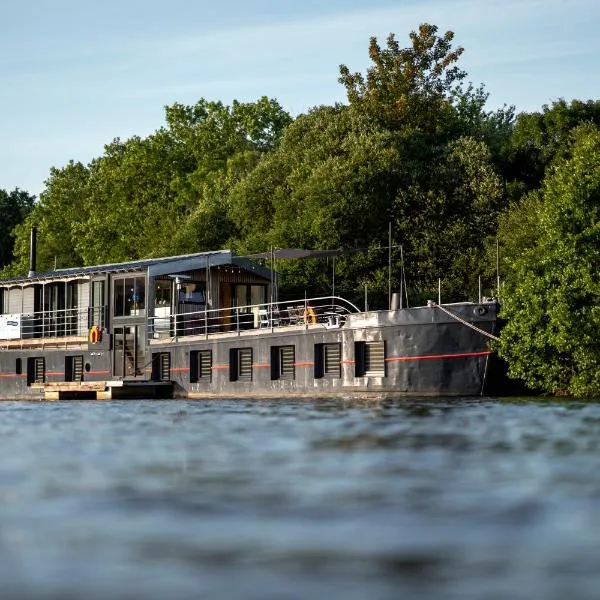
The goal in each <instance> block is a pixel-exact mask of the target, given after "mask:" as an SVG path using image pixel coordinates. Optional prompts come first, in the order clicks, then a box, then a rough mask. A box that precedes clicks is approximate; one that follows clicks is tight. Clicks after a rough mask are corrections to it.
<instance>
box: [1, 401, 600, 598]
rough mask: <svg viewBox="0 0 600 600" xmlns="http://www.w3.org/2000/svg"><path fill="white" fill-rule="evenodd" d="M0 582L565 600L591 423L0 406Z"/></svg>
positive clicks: (117, 405) (64, 587)
mask: <svg viewBox="0 0 600 600" xmlns="http://www.w3.org/2000/svg"><path fill="white" fill-rule="evenodd" d="M0 408H1V409H2V419H0V452H1V455H2V457H3V458H2V461H1V462H0V580H1V581H2V583H3V590H5V591H4V594H5V596H6V597H30V598H68V597H73V598H79V597H86V598H107V597H110V598H120V597H123V598H142V597H143V598H165V597H169V598H198V597H201V596H208V597H219V598H220V597H227V598H305V597H311V598H313V597H324V598H330V597H344V598H348V599H353V598H357V599H358V598H398V597H402V596H404V597H413V596H419V597H427V598H437V597H439V598H461V599H464V598H488V597H489V598H505V597H506V598H508V597H510V598H559V597H562V596H563V595H564V594H565V593H566V592H568V593H569V594H571V595H572V596H574V597H576V598H592V597H595V596H596V591H597V587H598V584H600V568H599V567H600V564H599V563H600V502H599V500H600V469H599V468H598V467H599V466H600V465H599V462H600V458H599V456H600V455H599V453H598V444H599V441H600V435H599V434H600V406H599V405H597V404H588V403H577V404H565V403H558V402H547V401H543V402H542V401H540V402H537V401H534V402H532V401H523V400H520V401H515V402H499V401H496V400H491V399H464V400H463V399H458V400H457V399H442V400H427V399H420V400H417V401H406V400H397V401H386V402H379V403H372V402H369V403H365V402H363V403H356V402H350V401H333V400H328V401H315V402H310V401H288V400H264V401H252V402H250V401H234V400H232V401H214V402H213V401H201V402H174V401H164V402H150V401H148V402H110V403H96V402H57V403H36V404H26V403H18V402H14V403H3V404H2V405H0Z"/></svg>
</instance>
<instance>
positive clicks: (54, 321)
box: [0, 278, 90, 339]
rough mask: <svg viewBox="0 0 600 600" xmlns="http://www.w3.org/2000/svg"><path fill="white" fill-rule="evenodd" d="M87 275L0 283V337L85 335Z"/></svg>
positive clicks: (88, 288)
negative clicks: (84, 276)
mask: <svg viewBox="0 0 600 600" xmlns="http://www.w3.org/2000/svg"><path fill="white" fill-rule="evenodd" d="M89 306H90V282H89V279H88V278H80V279H69V280H54V281H52V280H51V281H36V282H22V283H19V284H12V285H6V286H2V287H0V317H1V318H0V339H20V338H38V337H61V336H85V335H87V331H88V311H89Z"/></svg>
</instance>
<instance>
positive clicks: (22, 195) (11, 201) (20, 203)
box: [0, 189, 35, 269]
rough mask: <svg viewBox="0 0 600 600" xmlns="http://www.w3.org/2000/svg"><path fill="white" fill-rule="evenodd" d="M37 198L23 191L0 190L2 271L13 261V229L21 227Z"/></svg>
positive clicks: (0, 262)
mask: <svg viewBox="0 0 600 600" xmlns="http://www.w3.org/2000/svg"><path fill="white" fill-rule="evenodd" d="M34 202H35V196H31V195H30V194H28V193H27V192H24V191H23V190H19V189H15V190H13V191H12V192H7V191H6V190H0V217H1V218H0V269H1V268H2V267H4V266H5V265H7V264H8V263H10V262H11V261H12V260H13V259H14V256H13V249H14V238H13V236H12V231H13V229H14V228H15V227H16V226H17V225H20V224H21V223H22V222H23V221H24V220H25V218H26V217H27V215H28V214H29V213H30V212H31V209H32V208H33V203H34Z"/></svg>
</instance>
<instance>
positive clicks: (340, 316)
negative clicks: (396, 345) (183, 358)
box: [148, 296, 360, 339]
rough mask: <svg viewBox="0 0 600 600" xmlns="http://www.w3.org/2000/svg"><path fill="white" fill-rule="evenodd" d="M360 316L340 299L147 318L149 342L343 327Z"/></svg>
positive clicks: (291, 302) (350, 305)
mask: <svg viewBox="0 0 600 600" xmlns="http://www.w3.org/2000/svg"><path fill="white" fill-rule="evenodd" d="M355 312H360V311H359V309H358V308H357V307H356V306H355V305H354V304H352V303H351V302H349V301H347V300H344V299H343V298H340V297H337V296H325V297H321V298H310V299H308V298H307V299H304V300H289V301H285V302H273V303H263V304H248V305H245V306H236V307H232V308H222V309H218V310H217V309H214V310H200V311H195V312H189V313H182V314H177V315H164V316H153V317H149V318H148V337H149V339H161V338H177V337H183V336H189V335H205V336H209V335H211V334H217V333H231V332H241V331H245V330H251V329H254V330H257V329H274V328H280V327H292V326H298V325H302V326H304V327H310V326H312V325H320V326H322V327H327V328H334V327H342V326H343V324H344V322H345V320H346V317H347V315H349V314H351V313H355Z"/></svg>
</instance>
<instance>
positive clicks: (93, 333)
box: [89, 325, 102, 344]
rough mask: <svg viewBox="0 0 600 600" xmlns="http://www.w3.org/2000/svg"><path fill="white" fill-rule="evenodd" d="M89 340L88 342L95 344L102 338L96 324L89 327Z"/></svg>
mask: <svg viewBox="0 0 600 600" xmlns="http://www.w3.org/2000/svg"><path fill="white" fill-rule="evenodd" d="M89 340H90V344H97V343H98V342H99V341H100V340H102V329H100V327H98V325H93V326H92V327H90V335H89Z"/></svg>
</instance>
